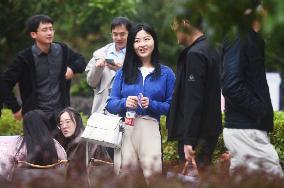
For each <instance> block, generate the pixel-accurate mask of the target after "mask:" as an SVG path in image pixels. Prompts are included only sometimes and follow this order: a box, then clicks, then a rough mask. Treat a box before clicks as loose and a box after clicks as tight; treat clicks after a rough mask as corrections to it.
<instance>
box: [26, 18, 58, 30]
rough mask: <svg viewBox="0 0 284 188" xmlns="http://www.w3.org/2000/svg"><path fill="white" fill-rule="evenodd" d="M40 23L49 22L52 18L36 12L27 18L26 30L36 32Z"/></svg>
mask: <svg viewBox="0 0 284 188" xmlns="http://www.w3.org/2000/svg"><path fill="white" fill-rule="evenodd" d="M40 23H51V24H53V20H52V19H51V17H49V16H47V15H42V14H37V15H34V16H31V17H29V18H28V20H27V22H26V28H27V32H36V31H37V29H38V26H39V24H40Z"/></svg>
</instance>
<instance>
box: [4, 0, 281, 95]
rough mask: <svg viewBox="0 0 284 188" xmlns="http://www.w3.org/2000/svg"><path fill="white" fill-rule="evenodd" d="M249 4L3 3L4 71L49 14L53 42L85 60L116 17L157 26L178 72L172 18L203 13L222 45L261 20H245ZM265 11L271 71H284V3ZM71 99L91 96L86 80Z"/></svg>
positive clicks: (131, 0)
mask: <svg viewBox="0 0 284 188" xmlns="http://www.w3.org/2000/svg"><path fill="white" fill-rule="evenodd" d="M250 2H251V1H249V0H238V1H235V0H226V1H220V0H175V1H171V0H154V1H153V0H116V1H113V0H82V1H77V0H45V1H38V0H3V1H0V10H1V11H0V24H1V27H0V70H1V69H2V70H5V67H6V66H7V65H8V64H9V63H11V61H12V60H13V57H14V55H15V54H16V53H17V52H18V51H19V50H21V49H23V48H25V47H28V46H29V45H31V44H32V40H31V39H30V37H29V35H28V34H27V33H26V31H25V21H26V19H27V18H28V17H29V16H31V15H33V14H47V15H50V16H51V17H52V18H53V19H54V21H55V30H56V33H55V40H56V41H62V42H65V43H67V44H68V45H70V46H71V47H72V48H74V49H76V50H77V51H79V52H81V53H82V54H83V55H84V56H85V58H86V59H87V60H89V59H90V58H91V56H92V53H93V51H94V50H96V49H98V48H99V47H102V46H103V45H105V44H106V43H108V42H111V35H110V22H111V20H112V19H113V18H114V17H115V16H127V17H128V18H129V19H130V20H132V21H133V23H136V22H147V23H149V24H150V25H152V26H154V28H155V30H156V32H157V34H158V38H159V49H160V55H161V61H162V63H164V64H166V65H169V66H170V67H172V68H173V69H175V62H176V59H177V56H178V53H179V51H180V46H178V44H177V42H176V38H175V35H174V33H173V31H172V30H171V27H170V25H171V22H172V20H173V17H174V15H175V14H176V13H177V12H179V11H180V10H182V9H187V8H189V9H191V10H199V11H201V13H202V14H203V16H204V20H205V29H206V32H207V35H209V37H210V38H211V39H212V42H213V44H221V43H222V40H223V37H224V36H225V35H226V33H227V32H228V31H230V30H232V29H239V28H242V27H245V26H246V24H248V23H250V21H251V20H252V19H253V18H254V17H255V16H257V15H256V14H251V16H245V15H244V11H245V10H246V9H247V8H248V7H251V4H250ZM263 5H264V6H265V7H266V9H267V17H266V19H265V20H264V21H265V22H264V25H263V26H264V28H263V30H262V31H263V34H264V36H265V40H266V44H267V53H266V54H267V70H268V71H277V72H280V73H282V72H283V70H284V53H283V52H284V45H283V43H284V32H282V31H283V30H284V24H283V23H284V11H283V10H284V1H283V0H263ZM72 94H73V95H82V96H92V91H91V89H90V88H89V87H88V86H87V84H86V81H85V75H84V74H83V75H79V76H78V77H77V78H76V79H75V81H74V82H73V86H72Z"/></svg>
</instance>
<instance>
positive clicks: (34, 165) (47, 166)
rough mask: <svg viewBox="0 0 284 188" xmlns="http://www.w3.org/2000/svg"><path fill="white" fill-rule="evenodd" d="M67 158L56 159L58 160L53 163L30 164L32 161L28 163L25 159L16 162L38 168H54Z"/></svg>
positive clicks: (65, 161) (63, 162)
mask: <svg viewBox="0 0 284 188" xmlns="http://www.w3.org/2000/svg"><path fill="white" fill-rule="evenodd" d="M67 162H68V160H58V162H56V163H53V164H51V165H36V164H32V163H29V162H27V161H17V163H19V164H24V165H27V166H29V167H32V168H39V169H48V168H54V167H56V166H58V165H60V164H65V163H67Z"/></svg>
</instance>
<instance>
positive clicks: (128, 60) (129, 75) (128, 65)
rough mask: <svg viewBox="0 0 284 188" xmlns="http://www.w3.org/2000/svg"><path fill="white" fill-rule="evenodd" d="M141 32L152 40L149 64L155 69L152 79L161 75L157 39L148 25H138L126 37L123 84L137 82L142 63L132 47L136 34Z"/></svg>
mask: <svg viewBox="0 0 284 188" xmlns="http://www.w3.org/2000/svg"><path fill="white" fill-rule="evenodd" d="M141 30H144V31H145V32H147V33H149V34H150V35H151V36H152V37H153V39H154V50H153V52H152V55H151V64H152V65H153V67H154V68H155V70H154V78H155V77H158V76H160V74H161V67H160V62H159V48H158V38H157V35H156V32H155V31H154V29H153V28H151V27H150V26H149V25H147V24H143V23H139V24H137V25H136V26H135V27H134V28H132V29H131V31H130V32H129V34H128V37H127V45H126V54H125V59H124V63H123V67H122V71H123V77H124V79H125V82H126V83H128V84H133V83H135V82H136V81H137V77H138V68H139V67H141V66H142V62H141V60H140V58H139V57H138V56H137V54H136V52H135V50H134V46H133V45H134V41H135V37H136V34H137V33H138V32H139V31H141Z"/></svg>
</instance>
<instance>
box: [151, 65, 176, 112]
mask: <svg viewBox="0 0 284 188" xmlns="http://www.w3.org/2000/svg"><path fill="white" fill-rule="evenodd" d="M175 79H176V78H175V74H174V72H173V71H172V70H171V69H170V68H169V69H168V71H167V80H166V81H167V84H166V88H165V90H166V92H165V100H164V101H156V100H151V99H149V110H150V111H152V112H155V113H158V114H160V115H167V114H168V112H169V109H170V105H171V102H172V95H173V91H174V85H175Z"/></svg>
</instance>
